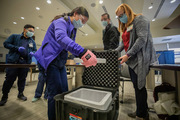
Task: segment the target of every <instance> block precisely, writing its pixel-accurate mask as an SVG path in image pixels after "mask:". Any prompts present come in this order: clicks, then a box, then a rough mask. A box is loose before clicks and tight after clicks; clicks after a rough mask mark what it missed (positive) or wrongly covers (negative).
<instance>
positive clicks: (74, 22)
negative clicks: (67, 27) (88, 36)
mask: <svg viewBox="0 0 180 120" xmlns="http://www.w3.org/2000/svg"><path fill="white" fill-rule="evenodd" d="M73 25H74V27H75V28H77V29H78V28H80V27H82V26H83V23H82V21H81V20H80V19H79V20H77V21H76V20H75V19H74V20H73Z"/></svg>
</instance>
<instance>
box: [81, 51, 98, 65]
mask: <svg viewBox="0 0 180 120" xmlns="http://www.w3.org/2000/svg"><path fill="white" fill-rule="evenodd" d="M81 59H82V60H83V63H82V64H83V65H85V67H90V66H96V64H97V59H96V56H95V55H94V54H93V53H92V52H91V51H90V50H87V52H86V53H85V54H84V55H83V56H82V57H81Z"/></svg>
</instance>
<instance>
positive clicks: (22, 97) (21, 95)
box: [17, 93, 27, 101]
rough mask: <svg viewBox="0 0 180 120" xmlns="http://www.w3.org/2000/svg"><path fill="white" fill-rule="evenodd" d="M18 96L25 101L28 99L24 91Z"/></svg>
mask: <svg viewBox="0 0 180 120" xmlns="http://www.w3.org/2000/svg"><path fill="white" fill-rule="evenodd" d="M17 97H18V98H19V99H20V100H23V101H26V100H27V97H26V96H24V94H23V93H19V94H18V96H17Z"/></svg>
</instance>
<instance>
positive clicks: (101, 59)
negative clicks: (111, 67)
mask: <svg viewBox="0 0 180 120" xmlns="http://www.w3.org/2000/svg"><path fill="white" fill-rule="evenodd" d="M74 62H75V63H82V62H83V61H82V60H81V59H80V58H74ZM97 63H106V59H104V58H97Z"/></svg>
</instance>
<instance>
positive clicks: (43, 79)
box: [32, 63, 48, 102]
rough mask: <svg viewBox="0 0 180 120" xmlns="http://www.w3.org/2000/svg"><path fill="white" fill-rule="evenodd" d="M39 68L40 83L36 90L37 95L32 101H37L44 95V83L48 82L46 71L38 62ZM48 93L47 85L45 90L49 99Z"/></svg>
mask: <svg viewBox="0 0 180 120" xmlns="http://www.w3.org/2000/svg"><path fill="white" fill-rule="evenodd" d="M37 65H38V68H39V75H38V80H39V81H38V84H37V87H36V91H35V96H34V98H33V99H32V102H36V101H38V100H39V99H40V97H41V96H42V93H43V89H44V84H45V83H46V73H45V70H44V68H43V67H42V66H41V65H40V64H39V63H37ZM47 97H48V94H47V87H45V91H44V99H45V100H47Z"/></svg>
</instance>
